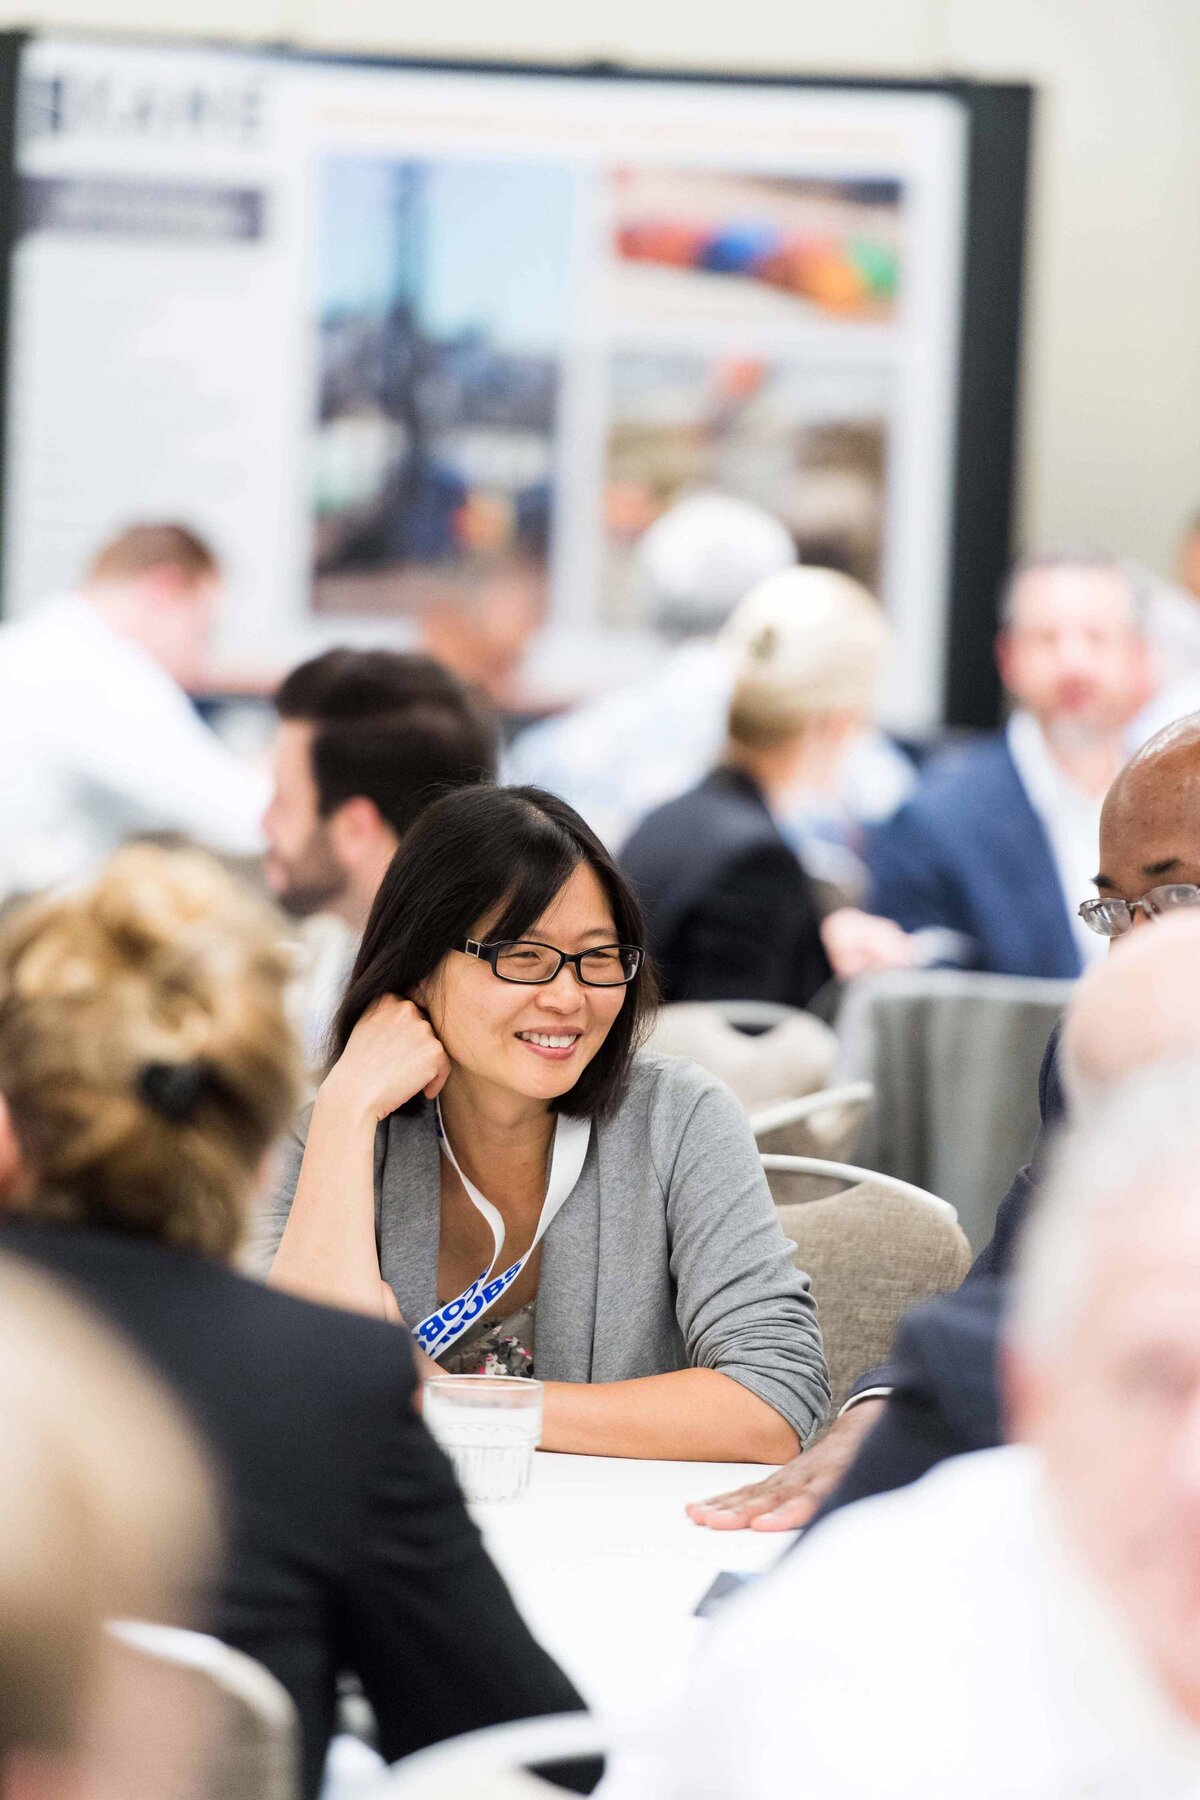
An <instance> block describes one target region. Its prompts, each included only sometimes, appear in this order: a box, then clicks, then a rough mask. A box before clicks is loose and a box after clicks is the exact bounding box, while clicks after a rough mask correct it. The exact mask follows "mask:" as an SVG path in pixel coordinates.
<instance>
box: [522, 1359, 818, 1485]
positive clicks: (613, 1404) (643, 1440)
mask: <svg viewBox="0 0 1200 1800" xmlns="http://www.w3.org/2000/svg"><path fill="white" fill-rule="evenodd" d="M541 1447H542V1449H543V1450H565V1451H573V1452H575V1453H576V1454H577V1455H585V1456H636V1457H644V1458H646V1459H648V1460H654V1459H657V1460H660V1461H663V1462H761V1463H783V1462H788V1461H790V1459H791V1458H792V1457H793V1456H795V1455H796V1453H797V1451H798V1450H799V1448H800V1441H799V1439H798V1438H797V1436H796V1433H795V1431H794V1430H793V1429H792V1427H791V1426H790V1425H789V1424H788V1422H787V1420H786V1419H784V1418H783V1417H782V1416H781V1415H780V1414H779V1413H777V1412H776V1411H775V1408H774V1407H773V1406H769V1405H768V1404H767V1402H766V1401H765V1400H761V1399H760V1398H759V1397H758V1395H757V1394H752V1393H751V1392H750V1390H749V1388H745V1387H743V1386H742V1385H741V1383H740V1382H738V1381H735V1380H734V1379H733V1377H732V1376H731V1375H722V1374H721V1373H720V1372H719V1371H718V1370H716V1369H679V1370H676V1371H675V1372H674V1373H672V1374H669V1375H646V1376H643V1377H641V1378H640V1379H639V1380H637V1381H608V1382H597V1383H584V1382H570V1381H551V1382H547V1384H546V1390H545V1421H544V1425H543V1429H542V1446H541Z"/></svg>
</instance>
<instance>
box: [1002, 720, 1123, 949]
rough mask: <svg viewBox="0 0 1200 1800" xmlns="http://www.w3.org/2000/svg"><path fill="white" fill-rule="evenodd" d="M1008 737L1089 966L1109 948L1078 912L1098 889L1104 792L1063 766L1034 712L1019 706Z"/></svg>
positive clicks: (1023, 785)
mask: <svg viewBox="0 0 1200 1800" xmlns="http://www.w3.org/2000/svg"><path fill="white" fill-rule="evenodd" d="M1006 737H1007V740H1008V753H1009V755H1010V756H1011V757H1012V759H1013V762H1014V763H1015V764H1016V769H1017V774H1018V776H1019V777H1020V781H1021V786H1022V787H1023V788H1024V789H1025V793H1026V795H1027V797H1028V800H1029V804H1030V806H1032V808H1033V810H1034V812H1035V813H1036V814H1037V816H1038V818H1039V819H1040V820H1041V822H1042V828H1043V830H1044V831H1045V833H1046V836H1047V838H1048V839H1049V840H1050V849H1051V853H1052V854H1053V857H1054V863H1055V867H1056V868H1057V870H1058V881H1059V886H1060V887H1061V888H1062V895H1063V902H1064V904H1065V906H1066V909H1067V917H1068V918H1069V919H1070V921H1071V930H1072V931H1073V932H1074V934H1075V942H1076V945H1077V946H1078V949H1079V954H1080V956H1081V958H1082V959H1083V962H1084V965H1085V966H1086V965H1087V964H1088V963H1090V962H1096V961H1097V960H1098V959H1099V958H1100V957H1102V956H1103V955H1104V953H1105V951H1106V950H1107V949H1108V943H1107V940H1106V939H1104V938H1102V937H1100V936H1099V935H1098V934H1097V933H1096V932H1094V931H1089V930H1088V928H1087V926H1086V925H1085V924H1084V922H1083V920H1082V919H1081V918H1080V917H1079V904H1080V901H1082V900H1090V899H1091V898H1092V896H1093V895H1094V894H1095V891H1096V889H1095V878H1096V869H1097V866H1098V862H1099V856H1100V809H1101V807H1102V806H1103V804H1104V796H1103V794H1088V793H1085V792H1084V790H1083V789H1082V788H1081V787H1078V786H1077V785H1076V784H1075V782H1073V781H1072V780H1071V778H1070V776H1068V775H1066V774H1065V773H1064V772H1063V770H1062V769H1061V768H1060V767H1059V765H1058V763H1056V762H1055V760H1054V758H1053V757H1052V756H1051V754H1050V751H1049V749H1048V748H1047V745H1046V740H1045V738H1044V737H1043V735H1042V728H1041V726H1040V725H1039V724H1038V722H1037V720H1036V719H1035V718H1034V717H1033V715H1032V714H1031V713H1027V712H1015V713H1014V714H1013V715H1012V717H1011V718H1010V719H1009V721H1008V725H1007V727H1006Z"/></svg>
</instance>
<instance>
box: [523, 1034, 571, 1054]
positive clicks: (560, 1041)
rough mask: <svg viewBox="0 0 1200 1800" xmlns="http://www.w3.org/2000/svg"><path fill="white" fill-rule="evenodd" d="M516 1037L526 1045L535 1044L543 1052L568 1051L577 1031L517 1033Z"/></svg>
mask: <svg viewBox="0 0 1200 1800" xmlns="http://www.w3.org/2000/svg"><path fill="white" fill-rule="evenodd" d="M517 1036H518V1037H519V1038H522V1039H523V1040H524V1041H525V1043H527V1044H537V1045H538V1046H539V1047H540V1048H541V1049H543V1050H569V1049H570V1048H571V1045H572V1044H573V1043H574V1042H575V1040H576V1039H577V1038H578V1036H579V1033H578V1032H577V1031H569V1032H550V1031H518V1033H517Z"/></svg>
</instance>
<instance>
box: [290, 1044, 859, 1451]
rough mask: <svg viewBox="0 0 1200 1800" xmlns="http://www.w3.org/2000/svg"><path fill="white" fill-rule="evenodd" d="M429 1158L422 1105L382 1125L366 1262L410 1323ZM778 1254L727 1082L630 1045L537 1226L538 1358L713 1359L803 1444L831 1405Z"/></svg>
mask: <svg viewBox="0 0 1200 1800" xmlns="http://www.w3.org/2000/svg"><path fill="white" fill-rule="evenodd" d="M303 1154H304V1140H303V1134H302V1132H298V1133H297V1135H296V1136H295V1138H294V1139H293V1141H292V1143H291V1145H290V1146H289V1152H288V1157H287V1164H286V1167H285V1169H284V1172H283V1179H282V1181H281V1183H280V1186H279V1190H278V1192H277V1194H276V1196H275V1199H274V1202H273V1204H272V1207H271V1210H270V1214H269V1216H268V1217H267V1218H265V1219H264V1220H263V1221H262V1226H263V1240H262V1243H263V1252H264V1258H265V1260H266V1261H267V1262H268V1263H269V1261H270V1258H271V1257H272V1256H273V1255H274V1253H275V1250H276V1248H277V1247H278V1244H279V1240H280V1238H281V1236H282V1235H283V1228H284V1226H285V1224H286V1223H287V1216H288V1211H289V1209H290V1207H291V1204H292V1196H293V1195H294V1193H295V1191H296V1183H297V1180H298V1179H299V1174H300V1163H301V1159H302V1157H303ZM439 1155H440V1152H439V1149H438V1142H437V1135H436V1131H435V1129H434V1122H433V1108H432V1107H426V1108H425V1109H424V1110H423V1111H422V1113H420V1114H419V1115H409V1114H402V1113H393V1114H392V1115H391V1116H390V1118H387V1119H385V1120H383V1122H382V1123H381V1125H380V1126H379V1130H378V1132H377V1135H376V1139H375V1234H376V1241H377V1243H378V1245H379V1267H380V1270H381V1272H382V1274H383V1277H384V1280H385V1281H387V1282H388V1283H389V1284H390V1285H391V1287H392V1289H393V1290H394V1292H395V1295H396V1299H397V1301H398V1302H399V1305H400V1310H401V1312H402V1313H403V1314H404V1317H405V1318H406V1319H407V1320H408V1321H409V1323H410V1324H415V1323H416V1322H417V1321H418V1320H420V1319H423V1318H425V1317H426V1315H427V1314H429V1313H430V1312H432V1311H433V1309H434V1307H435V1306H436V1305H437V1265H438V1228H439V1215H440V1207H441V1188H440V1170H439V1162H438V1158H439ZM792 1254H793V1252H792V1245H791V1244H790V1243H789V1241H788V1239H787V1238H786V1237H785V1236H784V1233H783V1230H782V1228H781V1226H780V1224H779V1221H778V1220H777V1218H776V1217H775V1208H774V1206H773V1204H772V1201H771V1195H770V1192H769V1190H768V1188H767V1183H766V1179H765V1177H764V1175H763V1172H762V1166H761V1164H760V1162H759V1158H758V1152H757V1150H756V1149H755V1146H754V1140H753V1138H752V1137H751V1135H750V1130H749V1127H748V1125H747V1122H746V1115H745V1113H744V1112H743V1111H742V1108H741V1107H740V1106H739V1104H738V1102H737V1101H736V1100H735V1099H734V1097H733V1095H732V1094H731V1093H730V1091H729V1089H728V1088H727V1087H725V1086H724V1084H723V1083H721V1082H719V1081H717V1080H716V1079H715V1077H714V1076H711V1075H708V1074H706V1073H705V1072H704V1071H703V1070H702V1069H700V1068H698V1067H697V1066H696V1065H695V1064H694V1063H691V1062H687V1061H685V1060H684V1059H683V1058H681V1057H673V1056H655V1055H650V1054H647V1053H645V1052H643V1053H642V1054H641V1055H639V1056H638V1057H636V1058H635V1060H634V1064H633V1068H632V1072H631V1075H630V1079H629V1083H628V1086H627V1088H626V1091H625V1094H624V1097H623V1098H622V1100H621V1102H620V1104H619V1105H618V1107H617V1108H616V1110H615V1111H614V1112H613V1113H612V1114H611V1115H610V1116H609V1117H608V1118H606V1119H602V1120H599V1121H598V1122H597V1123H596V1125H595V1126H594V1127H593V1130H592V1138H591V1143H590V1144H589V1145H588V1152H587V1157H586V1159H585V1161H584V1165H583V1171H582V1173H581V1175H580V1177H579V1180H578V1182H577V1183H576V1185H575V1187H574V1189H573V1191H572V1192H571V1194H570V1196H569V1197H568V1199H567V1201H566V1203H565V1204H564V1206H563V1208H562V1210H561V1211H560V1212H559V1214H558V1216H557V1217H556V1218H555V1220H554V1221H553V1223H552V1224H551V1226H550V1228H549V1230H548V1231H547V1232H546V1236H545V1238H544V1239H543V1246H542V1270H541V1278H540V1280H539V1284H538V1296H537V1352H536V1355H537V1372H538V1374H539V1375H540V1376H541V1377H542V1378H543V1379H544V1380H546V1381H629V1380H632V1379H633V1378H635V1377H636V1376H639V1375H661V1374H664V1373H666V1372H667V1371H669V1370H672V1369H686V1368H689V1367H697V1368H702V1369H719V1370H720V1371H721V1373H722V1374H725V1375H730V1376H732V1377H733V1379H734V1380H735V1381H739V1382H741V1384H742V1386H743V1387H747V1388H749V1389H750V1391H751V1393H754V1394H758V1395H759V1396H760V1397H761V1398H762V1399H763V1400H765V1401H766V1402H767V1403H768V1405H770V1406H773V1407H774V1408H775V1410H776V1412H778V1413H780V1414H781V1415H782V1416H783V1417H784V1418H785V1419H786V1420H787V1421H788V1423H789V1424H790V1425H791V1426H792V1427H793V1428H794V1429H795V1431H796V1432H797V1433H798V1435H799V1437H800V1439H801V1442H802V1443H807V1442H808V1441H809V1439H810V1438H811V1437H812V1435H813V1433H814V1432H815V1431H816V1430H817V1428H818V1427H819V1426H820V1425H821V1423H822V1422H823V1420H824V1418H825V1415H826V1413H827V1411H828V1408H829V1381H828V1378H827V1375H826V1370H825V1358H824V1355H823V1353H822V1349H821V1333H820V1329H819V1327H818V1325H817V1318H816V1308H815V1306H814V1304H813V1299H812V1295H811V1293H810V1292H809V1282H808V1277H807V1275H802V1274H801V1273H799V1271H798V1270H797V1269H796V1268H795V1266H794V1264H793V1261H792Z"/></svg>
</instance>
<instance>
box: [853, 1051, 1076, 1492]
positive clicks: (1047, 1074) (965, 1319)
mask: <svg viewBox="0 0 1200 1800" xmlns="http://www.w3.org/2000/svg"><path fill="white" fill-rule="evenodd" d="M1060 1030H1061V1027H1060V1026H1057V1025H1056V1026H1055V1028H1054V1031H1053V1033H1052V1034H1051V1037H1050V1042H1049V1043H1048V1044H1047V1046H1046V1054H1045V1056H1044V1057H1043V1059H1042V1069H1041V1074H1040V1076H1039V1079H1038V1101H1039V1104H1040V1106H1041V1113H1042V1128H1041V1130H1040V1131H1039V1133H1038V1137H1037V1142H1036V1143H1035V1145H1034V1147H1033V1156H1032V1158H1031V1160H1030V1161H1029V1163H1028V1164H1027V1165H1026V1166H1025V1168H1023V1169H1021V1170H1020V1171H1019V1172H1018V1174H1017V1175H1016V1177H1015V1179H1014V1181H1013V1184H1012V1186H1011V1187H1010V1188H1009V1190H1008V1193H1007V1194H1006V1195H1005V1196H1004V1199H1003V1200H1002V1201H1001V1202H1000V1208H999V1211H998V1213H997V1215H996V1229H995V1232H994V1234H993V1236H992V1240H991V1242H990V1243H989V1244H988V1245H987V1246H986V1248H985V1249H983V1250H981V1251H980V1253H979V1255H978V1256H977V1257H976V1259H975V1261H974V1263H973V1264H972V1266H971V1268H970V1270H969V1271H968V1273H967V1276H966V1278H965V1280H964V1281H963V1284H962V1286H961V1287H960V1288H959V1289H958V1290H957V1292H955V1293H953V1294H942V1295H940V1296H939V1297H938V1298H937V1299H936V1300H931V1301H930V1302H929V1303H928V1304H927V1305H925V1306H919V1307H917V1308H915V1309H914V1311H912V1312H911V1313H909V1314H908V1316H907V1317H906V1318H904V1319H902V1320H901V1322H900V1327H899V1329H898V1331H897V1333H896V1343H895V1348H894V1350H893V1353H892V1357H891V1360H890V1361H889V1363H888V1364H887V1366H886V1367H885V1368H882V1369H874V1370H872V1371H871V1373H870V1375H868V1376H864V1377H863V1379H862V1381H861V1382H860V1383H859V1384H858V1386H859V1388H860V1389H863V1388H866V1387H873V1386H889V1387H890V1388H891V1390H892V1391H891V1394H890V1395H889V1397H888V1403H887V1406H886V1407H885V1408H884V1410H883V1412H882V1413H881V1414H880V1416H879V1419H878V1420H877V1422H876V1423H875V1424H874V1425H873V1426H872V1428H871V1430H870V1431H869V1432H868V1434H867V1436H866V1437H865V1438H864V1439H863V1442H862V1445H861V1447H860V1449H859V1452H858V1455H857V1456H856V1457H855V1459H854V1461H853V1462H852V1463H851V1465H850V1467H849V1469H847V1471H846V1473H845V1475H844V1476H843V1477H842V1479H841V1481H840V1482H839V1484H838V1486H837V1487H836V1488H835V1489H834V1492H833V1493H832V1494H831V1495H830V1497H829V1499H828V1500H827V1501H826V1502H825V1505H824V1506H823V1508H822V1509H821V1513H820V1514H819V1517H822V1518H824V1517H825V1515H826V1514H827V1513H831V1512H835V1511H837V1509H838V1508H839V1507H842V1506H848V1505H849V1504H850V1502H851V1501H853V1500H862V1499H865V1498H866V1497H867V1496H868V1495H869V1494H882V1493H886V1492H887V1491H888V1490H889V1489H890V1488H896V1487H904V1486H906V1485H907V1483H908V1482H910V1481H915V1480H916V1479H917V1477H918V1476H920V1475H924V1474H925V1473H926V1471H927V1470H929V1469H931V1468H932V1467H933V1465H934V1464H935V1463H939V1462H941V1461H942V1460H943V1459H944V1458H945V1457H947V1456H961V1455H963V1454H964V1453H965V1452H966V1451H968V1450H986V1449H990V1448H991V1447H992V1446H993V1445H995V1444H998V1443H1000V1442H1001V1441H1002V1435H1003V1434H1002V1421H1001V1417H1000V1391H999V1384H998V1381H997V1368H996V1352H997V1347H998V1345H999V1340H1000V1329H1001V1325H1002V1323H1003V1317H1004V1303H1005V1299H1006V1296H1007V1293H1008V1282H1009V1277H1010V1275H1011V1273H1012V1265H1013V1256H1014V1252H1015V1248H1016V1244H1017V1240H1018V1239H1019V1237H1020V1233H1021V1227H1022V1225H1023V1224H1024V1222H1025V1219H1026V1217H1027V1216H1028V1213H1029V1208H1030V1205H1031V1204H1032V1202H1033V1199H1034V1196H1035V1195H1036V1193H1037V1190H1038V1186H1039V1184H1040V1182H1041V1180H1042V1178H1043V1174H1044V1170H1045V1162H1046V1154H1047V1148H1048V1145H1049V1143H1050V1141H1051V1140H1052V1138H1053V1136H1054V1131H1055V1128H1056V1126H1057V1125H1058V1124H1059V1123H1060V1121H1061V1120H1062V1118H1063V1116H1064V1112H1065V1103H1064V1097H1063V1091H1062V1084H1061V1081H1060V1078H1059V1073H1058V1039H1059V1032H1060Z"/></svg>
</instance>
